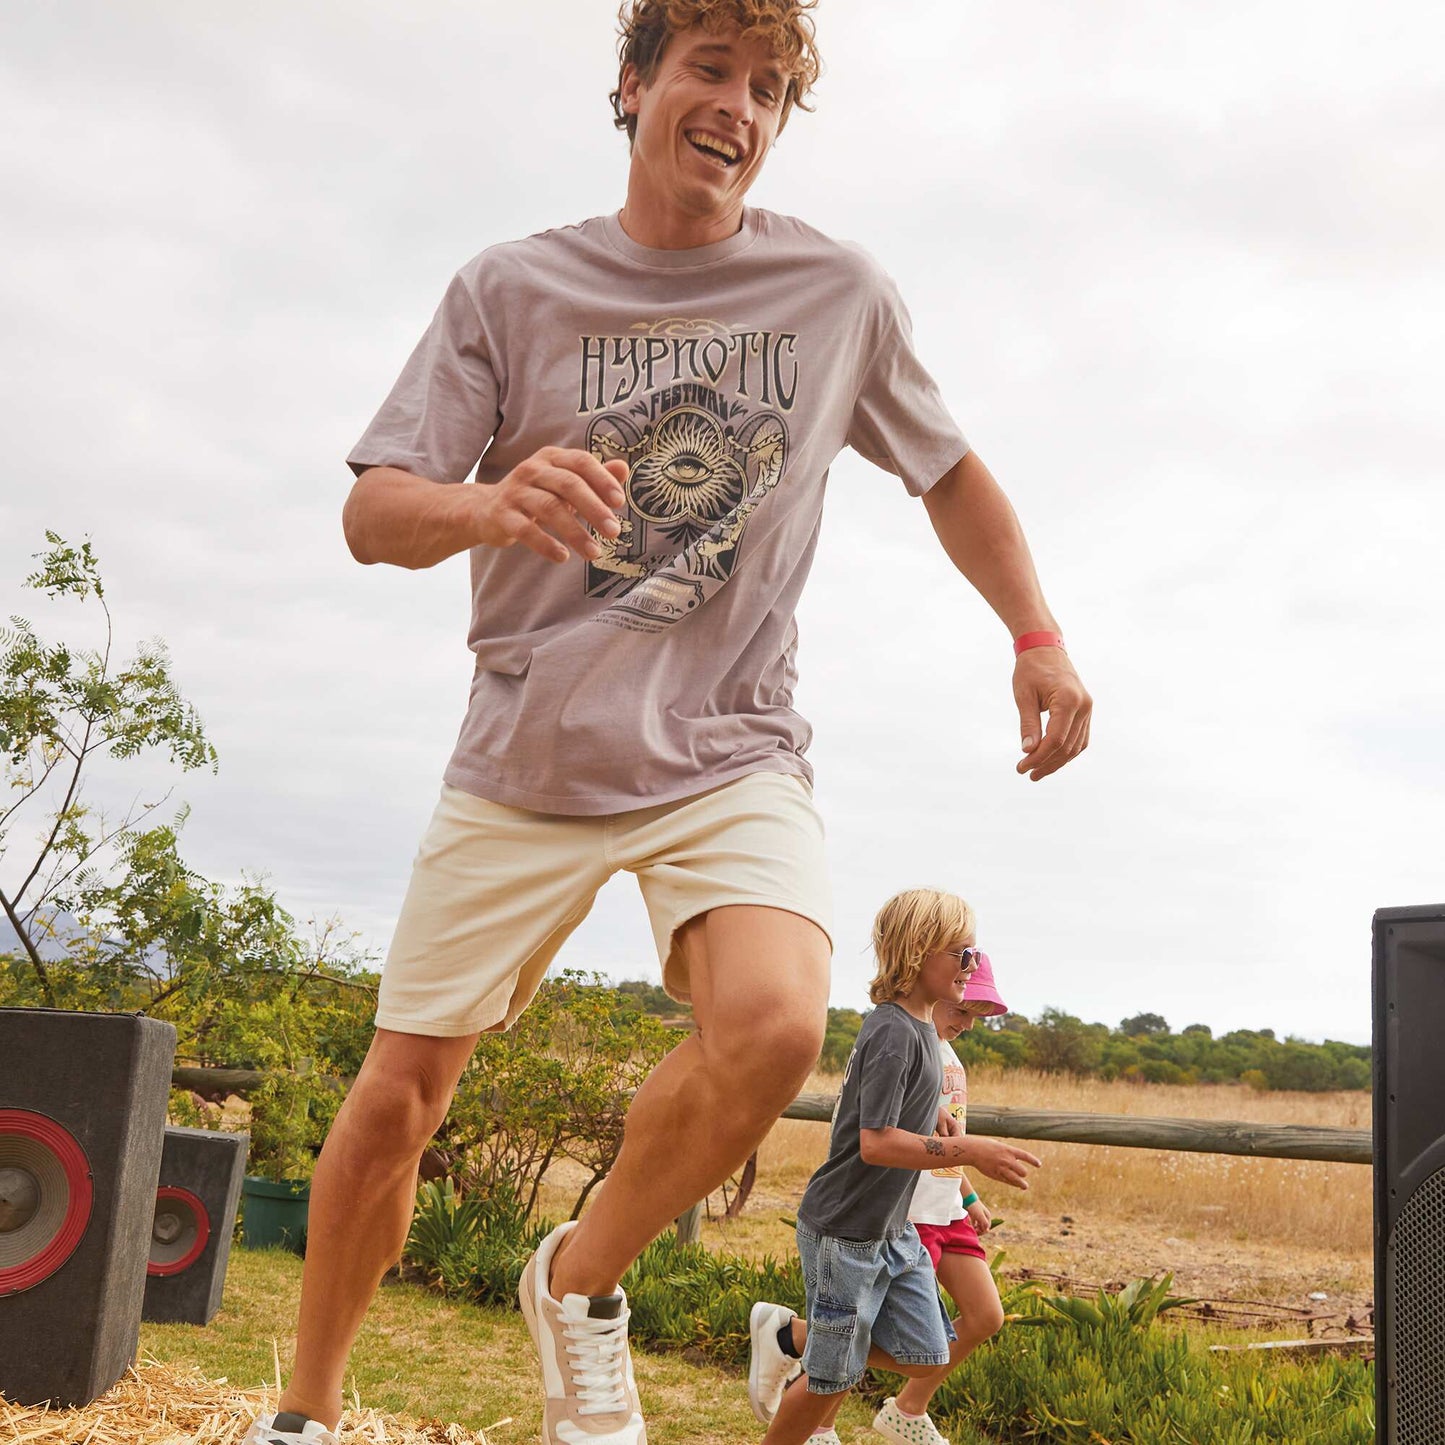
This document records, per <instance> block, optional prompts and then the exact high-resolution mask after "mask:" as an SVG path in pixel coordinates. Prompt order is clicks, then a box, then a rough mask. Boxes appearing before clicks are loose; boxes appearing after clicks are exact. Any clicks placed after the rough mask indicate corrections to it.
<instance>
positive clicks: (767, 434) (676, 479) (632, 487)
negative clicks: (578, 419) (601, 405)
mask: <svg viewBox="0 0 1445 1445" xmlns="http://www.w3.org/2000/svg"><path fill="white" fill-rule="evenodd" d="M587 446H588V449H589V450H590V451H591V452H592V454H593V455H594V456H595V457H597V458H598V460H599V461H604V462H607V461H613V460H618V459H620V460H622V461H625V462H626V463H627V466H628V480H627V489H626V490H627V506H626V511H625V514H624V516H623V517H622V532H621V535H619V536H617V537H615V538H610V539H609V538H606V537H601V536H599V537H598V538H597V540H598V542H599V543H600V544H601V546H602V549H603V551H602V556H600V557H598V558H597V559H596V560H595V561H592V562H590V563H589V564H588V567H587V590H588V592H589V593H590V594H591V595H593V596H607V595H610V594H613V593H617V592H623V591H626V590H627V589H628V588H630V587H632V586H633V585H635V584H636V583H637V582H638V581H639V580H641V579H642V578H644V577H649V576H652V575H653V574H654V573H656V572H658V571H659V570H661V569H664V568H665V569H666V570H667V571H668V572H669V573H670V574H675V575H677V576H679V577H695V578H708V579H711V580H712V581H713V582H714V583H719V582H724V581H726V580H727V579H728V577H730V576H731V575H732V570H733V567H734V565H735V564H736V561H737V555H738V546H739V544H740V543H741V541H742V536H743V532H744V530H745V529H746V526H747V521H748V518H749V517H751V516H752V514H753V511H754V510H755V509H756V507H757V505H758V503H759V502H760V501H762V499H763V497H765V496H766V495H767V494H768V493H769V492H770V491H772V489H773V488H774V487H775V486H777V484H778V481H779V480H780V478H781V477H782V474H783V466H784V462H785V460H786V455H787V430H786V428H785V427H784V425H783V421H782V418H781V417H779V416H777V415H776V414H775V413H773V412H763V413H761V414H759V415H756V416H752V417H749V418H745V419H744V421H743V424H742V425H741V426H740V427H737V428H734V427H733V426H732V425H730V424H727V423H724V422H722V421H720V420H719V419H718V418H717V417H715V416H713V415H712V413H710V412H708V411H705V410H704V409H703V408H701V407H698V406H691V405H685V406H677V407H674V408H673V409H672V410H671V411H667V412H664V413H663V415H662V416H660V417H659V418H658V419H657V421H656V422H654V423H653V424H652V425H651V426H648V427H646V428H644V429H639V428H638V426H637V424H636V422H634V421H633V420H631V419H630V418H628V417H625V416H622V415H620V414H618V413H616V412H609V413H607V414H606V415H604V416H600V417H597V418H596V419H595V420H594V421H593V422H592V425H591V427H590V428H589V429H588V434H587Z"/></svg>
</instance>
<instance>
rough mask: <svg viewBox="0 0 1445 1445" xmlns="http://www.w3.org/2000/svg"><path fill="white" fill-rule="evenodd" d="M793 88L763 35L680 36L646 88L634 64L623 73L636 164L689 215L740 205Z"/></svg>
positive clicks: (727, 32)
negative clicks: (634, 121)
mask: <svg viewBox="0 0 1445 1445" xmlns="http://www.w3.org/2000/svg"><path fill="white" fill-rule="evenodd" d="M787 85H788V80H787V76H785V75H784V74H783V71H782V68H781V66H780V65H779V64H778V62H777V61H776V60H775V59H774V58H773V56H772V54H771V52H770V51H769V50H768V48H767V47H766V45H764V43H763V42H762V41H760V40H743V39H741V38H739V36H738V34H737V33H736V31H732V30H724V31H721V32H719V33H717V34H713V33H711V32H709V31H706V30H701V29H695V30H685V31H682V32H680V33H679V34H677V35H674V36H673V37H672V38H671V40H669V42H668V44H667V48H666V49H665V50H664V51H663V54H662V60H661V61H660V63H659V65H658V69H657V74H656V76H654V78H653V80H652V83H651V84H650V85H648V84H644V83H643V82H642V80H641V78H640V77H639V76H638V75H637V73H636V71H635V70H633V69H632V67H630V66H629V67H628V68H627V70H626V71H624V73H623V77H622V105H623V109H624V111H626V112H627V113H628V114H632V115H636V116H637V136H636V139H635V140H634V142H633V148H632V154H633V164H634V166H635V167H637V166H640V167H641V168H643V170H645V172H646V173H647V178H648V180H649V182H650V183H651V187H652V189H653V190H654V193H656V194H659V195H660V196H661V197H663V198H664V200H665V201H666V202H667V203H668V204H670V205H672V206H674V207H676V208H677V209H678V210H679V211H680V212H681V213H682V214H684V215H686V216H688V217H691V218H695V219H702V218H707V217H712V216H718V217H722V216H726V215H728V214H729V213H731V212H735V211H738V210H740V209H741V207H742V202H743V197H744V196H745V195H746V194H747V192H748V190H749V188H750V187H751V186H752V184H753V182H754V181H755V180H756V179H757V177H758V172H759V171H761V170H762V167H763V162H764V161H765V160H766V159H767V155H768V151H769V150H770V149H771V147H772V144H773V141H774V139H775V138H776V136H777V133H778V125H779V122H780V121H781V119H782V114H783V100H784V97H785V96H786V94H787Z"/></svg>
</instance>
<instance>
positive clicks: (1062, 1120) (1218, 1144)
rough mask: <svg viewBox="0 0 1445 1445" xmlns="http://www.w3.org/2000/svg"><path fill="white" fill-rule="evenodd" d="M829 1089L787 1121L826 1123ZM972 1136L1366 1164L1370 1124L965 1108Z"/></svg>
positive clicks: (807, 1099)
mask: <svg viewBox="0 0 1445 1445" xmlns="http://www.w3.org/2000/svg"><path fill="white" fill-rule="evenodd" d="M834 1102H835V1100H834V1096H833V1095H832V1094H799V1095H798V1097H797V1098H796V1099H794V1100H793V1102H792V1103H791V1104H789V1105H788V1107H787V1108H786V1109H784V1110H783V1118H785V1119H812V1120H816V1121H818V1122H820V1123H825V1124H826V1123H827V1122H828V1121H829V1120H830V1119H831V1118H832V1117H833V1105H834ZM968 1128H969V1132H970V1133H973V1134H991V1135H993V1136H994V1137H995V1138H998V1139H1039V1140H1045V1141H1047V1142H1049V1143H1054V1144H1110V1145H1113V1146H1115V1147H1117V1148H1123V1149H1179V1150H1183V1151H1185V1152H1187V1153H1190V1154H1247V1155H1250V1156H1252V1157H1253V1158H1256V1159H1313V1160H1319V1161H1321V1162H1324V1163H1329V1164H1369V1163H1370V1162H1371V1161H1372V1159H1373V1158H1374V1153H1373V1148H1372V1135H1371V1131H1370V1130H1368V1129H1326V1128H1315V1127H1314V1126H1312V1125H1308V1124H1249V1123H1244V1122H1242V1121H1240V1120H1238V1119H1166V1118H1154V1117H1150V1116H1145V1115H1138V1114H1065V1113H1059V1112H1058V1111H1056V1110H1053V1109H1005V1108H999V1107H997V1106H991V1105H988V1104H970V1105H969V1106H968Z"/></svg>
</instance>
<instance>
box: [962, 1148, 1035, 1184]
mask: <svg viewBox="0 0 1445 1445" xmlns="http://www.w3.org/2000/svg"><path fill="white" fill-rule="evenodd" d="M969 1140H970V1142H971V1143H972V1144H973V1146H974V1147H973V1149H971V1150H970V1151H969V1159H968V1162H969V1166H970V1167H971V1168H974V1169H977V1170H978V1171H979V1173H981V1174H987V1175H988V1177H989V1178H990V1179H997V1180H998V1182H999V1183H1000V1184H1009V1185H1012V1186H1013V1188H1015V1189H1024V1190H1026V1189H1027V1188H1028V1187H1029V1176H1028V1170H1029V1168H1030V1167H1032V1168H1034V1169H1041V1168H1042V1167H1043V1163H1044V1161H1043V1160H1042V1159H1040V1158H1039V1157H1038V1156H1037V1155H1035V1154H1030V1153H1029V1151H1028V1150H1027V1149H1020V1148H1018V1147H1017V1146H1015V1145H1013V1144H1005V1143H1004V1142H1003V1140H1002V1139H987V1138H984V1137H983V1136H982V1135H980V1134H971V1135H969Z"/></svg>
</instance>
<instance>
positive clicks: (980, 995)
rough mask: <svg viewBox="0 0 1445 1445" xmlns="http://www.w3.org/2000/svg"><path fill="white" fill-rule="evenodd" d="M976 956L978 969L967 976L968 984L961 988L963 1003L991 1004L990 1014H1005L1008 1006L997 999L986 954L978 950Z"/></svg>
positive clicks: (991, 968)
mask: <svg viewBox="0 0 1445 1445" xmlns="http://www.w3.org/2000/svg"><path fill="white" fill-rule="evenodd" d="M976 956H977V958H978V967H977V968H976V969H974V971H973V972H972V973H971V974H969V976H968V982H967V983H966V984H965V985H964V986H963V1001H964V1003H986V1004H991V1005H992V1007H991V1008H990V1009H989V1013H990V1014H1006V1013H1007V1012H1008V1005H1007V1004H1006V1003H1005V1002H1004V1001H1003V999H1001V998H1000V997H999V992H998V986H997V985H996V984H995V983H994V981H993V964H991V963H990V962H989V959H988V954H986V953H984V952H983V950H982V949H980V950H979V952H978V954H977V955H976Z"/></svg>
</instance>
